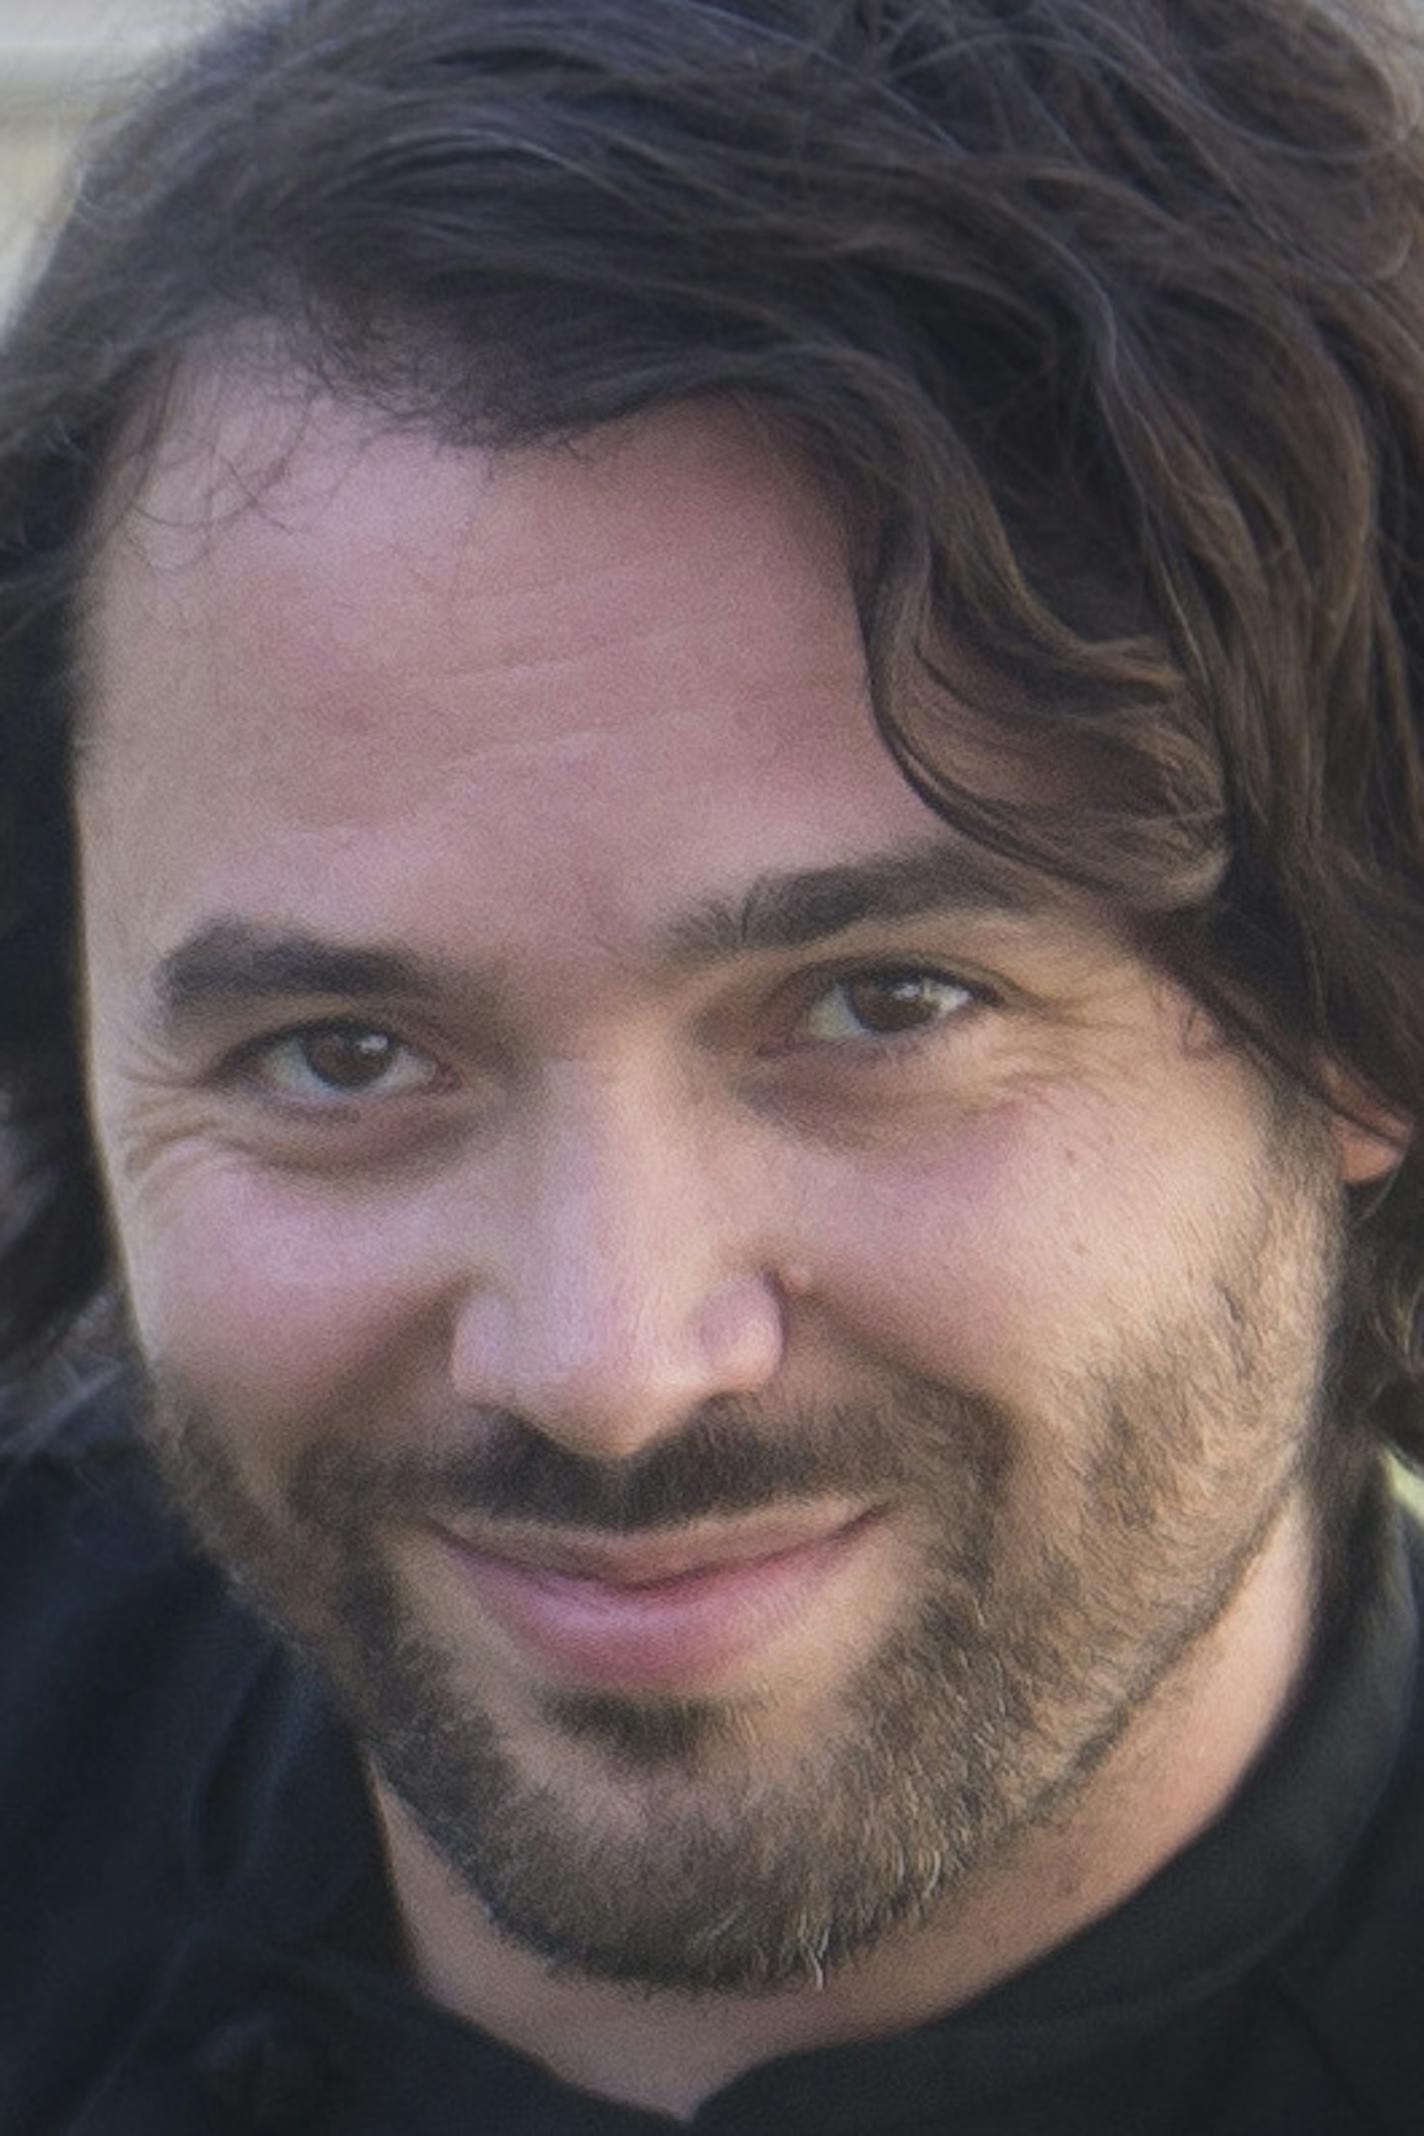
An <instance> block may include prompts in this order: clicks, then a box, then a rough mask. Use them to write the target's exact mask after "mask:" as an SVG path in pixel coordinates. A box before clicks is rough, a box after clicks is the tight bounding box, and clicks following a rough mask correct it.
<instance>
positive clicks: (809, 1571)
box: [436, 1505, 880, 1694]
mask: <svg viewBox="0 0 1424 2136" xmlns="http://www.w3.org/2000/svg"><path fill="white" fill-rule="evenodd" d="M879 1520H880V1509H879V1508H872V1509H870V1510H867V1509H865V1508H864V1507H847V1506H834V1507H827V1506H825V1505H820V1506H818V1507H814V1508H807V1509H805V1510H804V1511H801V1512H799V1513H795V1514H790V1515H788V1514H786V1513H781V1514H778V1516H777V1517H776V1518H775V1520H770V1519H769V1520H767V1521H764V1522H759V1523H752V1524H748V1523H741V1524H739V1525H738V1526H737V1527H735V1528H728V1529H725V1530H722V1531H711V1530H706V1529H700V1530H697V1531H694V1532H690V1533H689V1532H682V1533H669V1534H667V1535H662V1536H658V1535H646V1536H639V1537H636V1538H629V1537H618V1538H608V1537H588V1536H558V1537H555V1536H552V1535H550V1534H547V1533H544V1534H537V1533H534V1532H532V1531H531V1532H528V1533H520V1532H519V1531H517V1530H516V1531H513V1532H510V1533H506V1532H505V1531H504V1530H500V1531H498V1532H497V1533H492V1534H488V1535H485V1534H477V1535H467V1534H461V1535H454V1534H452V1533H450V1531H448V1530H446V1529H437V1530H436V1533H437V1536H438V1538H439V1541H440V1543H441V1545H442V1546H443V1548H444V1549H445V1550H446V1551H447V1553H448V1554H449V1555H450V1556H451V1558H452V1559H453V1560H454V1563H455V1565H456V1567H457V1569H458V1571H459V1572H460V1575H461V1577H462V1580H463V1581H464V1583H465V1584H466V1586H467V1587H468V1588H469V1590H470V1591H471V1592H472V1594H473V1596H474V1598H475V1600H476V1602H477V1603H478V1604H479V1606H480V1608H481V1611H482V1614H484V1615H485V1617H486V1618H487V1620H488V1621H490V1622H491V1623H492V1624H493V1625H494V1626H496V1627H497V1629H498V1631H499V1633H500V1634H501V1635H502V1639H503V1641H504V1643H505V1644H506V1646H507V1647H510V1648H512V1650H513V1651H514V1653H515V1655H516V1656H517V1657H518V1658H519V1660H520V1661H522V1662H524V1663H525V1664H532V1665H533V1667H534V1668H535V1669H536V1670H537V1672H538V1673H539V1674H540V1675H541V1676H547V1677H551V1678H552V1679H554V1680H556V1681H561V1682H564V1683H584V1684H599V1685H607V1686H622V1687H623V1688H625V1689H627V1690H629V1691H643V1692H657V1691H663V1692H668V1693H676V1692H681V1693H683V1694H686V1693H687V1692H689V1691H691V1690H693V1689H695V1688H696V1687H697V1686H699V1685H705V1686H708V1687H710V1686H712V1685H713V1684H715V1682H716V1681H717V1680H718V1679H719V1678H725V1677H726V1676H728V1675H729V1674H730V1673H731V1672H732V1671H733V1670H735V1669H736V1667H737V1666H738V1665H739V1664H745V1663H747V1662H748V1661H751V1660H754V1659H755V1658H756V1657H757V1655H758V1654H760V1653H761V1652H762V1651H764V1650H765V1649H766V1648H767V1647H768V1646H769V1645H770V1644H772V1643H773V1642H774V1641H775V1640H776V1638H777V1637H778V1636H779V1635H780V1634H781V1633H782V1632H784V1631H786V1630H787V1629H788V1628H789V1627H790V1626H791V1625H793V1624H794V1623H795V1622H796V1620H797V1619H799V1618H800V1616H801V1615H802V1614H803V1613H804V1611H805V1609H806V1607H807V1605H808V1604H809V1603H810V1602H811V1600H812V1599H813V1597H814V1596H816V1595H817V1594H818V1593H819V1591H820V1590H821V1589H822V1588H823V1587H824V1586H825V1585H826V1584H827V1583H828V1582H829V1581H831V1580H832V1579H834V1578H835V1577H836V1575H837V1574H838V1573H843V1572H844V1571H845V1570H847V1569H848V1568H849V1566H850V1564H851V1562H852V1560H853V1559H854V1558H855V1557H856V1556H858V1554H859V1551H860V1548H861V1546H862V1544H863V1542H864V1540H865V1538H866V1537H867V1536H868V1534H869V1532H870V1531H871V1529H872V1528H874V1527H875V1526H878V1524H879Z"/></svg>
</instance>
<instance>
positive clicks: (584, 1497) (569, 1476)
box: [287, 1375, 1010, 1536]
mask: <svg viewBox="0 0 1424 2136" xmlns="http://www.w3.org/2000/svg"><path fill="white" fill-rule="evenodd" d="M448 1437H449V1440H450V1441H451V1442H452V1443H453V1448H454V1450H453V1451H451V1452H448V1453H441V1454H439V1455H431V1454H430V1453H428V1452H423V1451H420V1450H418V1449H416V1448H414V1447H406V1448H397V1447H392V1446H390V1445H382V1444H379V1443H377V1442H374V1441H373V1440H371V1439H370V1438H363V1439H355V1438H351V1437H345V1438H336V1437H331V1438H326V1439H323V1440H322V1441H321V1442H320V1443H318V1444H316V1445H313V1446H311V1447H309V1448H308V1449H307V1450H306V1452H305V1453H304V1454H303V1455H302V1456H301V1457H300V1458H299V1459H298V1461H297V1462H296V1463H295V1464H294V1467H293V1470H292V1475H291V1481H290V1485H289V1489H288V1493H287V1503H288V1508H289V1510H290V1512H291V1514H292V1515H293V1517H294V1518H295V1519H296V1520H297V1521H298V1522H300V1523H301V1524H302V1525H303V1526H305V1527H308V1528H310V1529H313V1530H316V1531H319V1532H326V1533H333V1532H335V1533H346V1534H349V1533H351V1532H353V1531H356V1530H361V1529H365V1528H368V1527H369V1526H370V1524H371V1522H372V1520H373V1519H384V1518H388V1517H391V1516H395V1517H411V1516H415V1517H418V1518H426V1519H428V1518H437V1519H438V1518H439V1517H440V1516H442V1515H444V1516H447V1517H448V1516H466V1517H469V1516H476V1517H478V1518H480V1519H481V1520H483V1521H486V1522H489V1523H496V1522H500V1521H505V1522H516V1521H517V1522H521V1523H534V1524H537V1525H539V1526H540V1527H547V1528H577V1529H579V1530H580V1531H582V1532H584V1533H587V1532H588V1531H591V1530H592V1531H601V1532H603V1533H605V1534H607V1535H610V1536H614V1535H616V1536H626V1535H630V1534H634V1533H639V1532H646V1531H650V1530H656V1529H668V1528H677V1527H685V1526H688V1525H691V1524H692V1523H693V1522H695V1521H698V1520H703V1519H706V1518H708V1517H710V1516H713V1515H726V1514H738V1513H751V1512H756V1511H760V1510H762V1509H764V1508H766V1507H768V1506H772V1505H775V1504H777V1503H778V1502H781V1501H786V1500H793V1499H805V1498H813V1497H821V1496H826V1497H837V1496H845V1497H851V1498H881V1497H894V1496H899V1495H901V1494H903V1493H914V1492H922V1491H923V1490H924V1488H925V1487H926V1484H927V1482H930V1481H931V1480H932V1481H933V1484H934V1487H935V1489H936V1490H937V1492H943V1491H944V1489H945V1484H946V1478H947V1476H948V1477H950V1478H952V1477H953V1476H954V1474H955V1472H956V1470H957V1469H959V1468H960V1467H961V1465H962V1472H963V1476H964V1481H965V1487H966V1489H967V1490H971V1491H973V1492H974V1493H975V1494H976V1495H977V1494H978V1493H982V1491H983V1489H984V1486H985V1484H986V1483H987V1482H989V1481H990V1480H991V1479H992V1478H993V1477H994V1476H995V1475H996V1474H997V1473H998V1472H999V1470H1000V1469H1001V1467H1002V1465H1003V1463H1004V1462H1006V1461H1007V1459H1008V1448H1009V1444H1010V1434H1009V1431H1008V1429H1007V1420H1006V1419H1004V1418H1003V1417H1002V1416H1001V1415H1000V1413H999V1411H998V1410H997V1408H996V1406H995V1405H994V1404H993V1403H991V1402H989V1401H987V1400H985V1399H983V1398H981V1397H978V1396H972V1395H966V1394H963V1393H960V1392H958V1391H956V1390H952V1389H948V1388H945V1387H943V1386H940V1385H938V1384H934V1383H930V1382H922V1381H919V1380H917V1379H914V1378H913V1377H912V1376H910V1375H905V1377H904V1378H903V1379H901V1380H899V1381H898V1382H897V1384H896V1386H895V1388H894V1390H893V1393H892V1392H890V1391H889V1390H887V1389H885V1388H884V1387H882V1388H881V1389H880V1390H879V1391H878V1393H877V1396H876V1398H875V1399H874V1400H872V1401H869V1402H866V1403H839V1404H827V1405H822V1406H817V1407H814V1408H804V1407H803V1408H801V1409H798V1410H796V1411H793V1412H788V1411H786V1410H782V1411H780V1412H779V1413H778V1414H777V1415H776V1416H775V1417H770V1416H768V1415H767V1413H766V1412H764V1411H762V1410H759V1409H758V1408H756V1407H755V1406H754V1405H751V1404H747V1403H745V1402H743V1401H741V1400H739V1399H737V1398H735V1397H731V1396H728V1397H718V1398H716V1399H714V1400H712V1401H710V1402H708V1403H707V1404H705V1405H704V1406H703V1407H702V1408H700V1409H699V1410H698V1411H697V1412H696V1413H695V1414H694V1415H693V1416H692V1417H691V1418H689V1420H688V1422H687V1423H686V1424H685V1425H683V1426H682V1427H681V1429H680V1430H678V1431H677V1432H676V1433H674V1434H672V1435H670V1436H668V1437H665V1438H662V1439H659V1440H658V1441H657V1442H656V1443H654V1444H653V1445H651V1446H649V1447H646V1448H643V1449H641V1450H640V1451H639V1452H638V1453H637V1454H634V1455H631V1456H628V1457H627V1458H624V1459H621V1460H616V1461H608V1460H599V1459H597V1458H596V1457H593V1456H590V1455H588V1454H586V1453H582V1452H578V1451H575V1450H573V1449H571V1448H569V1447H567V1446H564V1445H562V1444H561V1443H560V1442H559V1441H558V1440H557V1439H555V1438H552V1437H551V1436H550V1435H549V1434H548V1433H547V1432H544V1431H541V1430H540V1429H539V1428H538V1427H537V1426H536V1425H533V1424H531V1423H529V1422H528V1421H527V1420H526V1419H524V1418H522V1417H519V1416H517V1415H514V1414H512V1413H510V1412H508V1411H504V1410H480V1411H476V1412H473V1413H466V1414H465V1415H464V1416H463V1417H462V1419H461V1420H460V1422H459V1424H458V1426H457V1427H456V1428H455V1429H454V1430H452V1431H451V1432H450V1433H449V1434H448Z"/></svg>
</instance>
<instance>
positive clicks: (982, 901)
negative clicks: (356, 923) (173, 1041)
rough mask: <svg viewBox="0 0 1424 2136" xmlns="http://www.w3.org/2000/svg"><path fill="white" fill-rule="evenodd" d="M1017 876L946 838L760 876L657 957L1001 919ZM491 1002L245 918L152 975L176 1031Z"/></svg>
mask: <svg viewBox="0 0 1424 2136" xmlns="http://www.w3.org/2000/svg"><path fill="white" fill-rule="evenodd" d="M1043 902H1044V896H1043V892H1042V889H1040V890H1039V892H1038V894H1037V896H1034V895H1033V894H1031V892H1030V891H1029V889H1028V887H1027V885H1026V881H1025V878H1024V876H1023V874H1022V873H1021V872H1020V871H1015V870H1013V869H1012V868H1011V867H1010V866H1009V864H1008V863H1006V862H1003V861H1000V860H997V859H996V858H995V856H993V855H992V854H988V853H980V852H977V851H974V850H973V849H970V848H968V847H966V846H964V845H961V844H957V843H951V842H950V841H948V840H937V841H935V842H933V843H932V844H928V845H921V846H916V847H911V848H908V849H904V850H899V851H893V852H888V853H879V854H874V855H872V856H870V857H869V858H868V859H865V860H856V861H846V862H842V863H838V864H837V865H835V866H832V867H825V868H806V869H801V870H797V871H793V872H791V873H787V874H780V875H766V876H762V877H761V878H759V879H758V880H757V881H756V882H754V883H753V884H752V885H751V887H750V888H749V889H748V890H747V891H746V892H745V894H744V895H743V896H742V897H740V898H733V899H723V898H711V899H708V900H706V901H705V902H703V903H701V904H698V905H695V906H693V907H692V908H691V909H690V910H689V911H688V912H686V913H683V914H681V915H679V917H678V918H676V919H675V920H673V921H672V922H671V923H670V924H669V926H668V927H666V928H665V929H664V930H663V931H662V933H661V935H660V938H659V947H660V950H661V955H662V960H663V961H664V962H665V963H666V964H667V965H669V966H670V967H671V968H672V969H673V970H675V971H678V972H687V971H700V970H704V969H706V968H708V967H711V966H715V965H717V964H721V963H728V962H731V961H733V960H734V959H736V958H739V957H745V956H754V955H758V954H762V955H765V954H768V953H773V952H776V951H785V950H791V949H806V948H810V947H813V946H814V945H816V944H818V943H821V942H826V941H831V940H834V939H835V938H836V937H837V936H839V935H842V934H846V933H848V932H849V931H850V930H851V929H852V928H855V927H860V926H863V925H865V924H867V923H875V922H879V923H880V924H882V925H886V924H891V923H894V922H897V921H905V920H912V919H918V918H923V917H928V916H930V915H932V914H939V913H965V914H975V915H983V914H990V915H994V914H997V915H1001V916H1008V915H1013V914H1022V913H1024V912H1027V911H1030V910H1032V909H1034V908H1035V906H1041V905H1042V903H1043ZM457 991H458V992H459V993H461V994H463V995H465V996H469V995H471V994H472V993H473V994H475V995H479V994H484V995H486V996H488V997H490V998H493V997H495V996H496V995H498V994H499V993H500V992H501V991H502V980H501V975H500V972H499V971H498V970H496V969H495V968H493V967H491V968H488V969H486V970H485V971H483V972H475V973H473V974H472V973H469V972H467V971H465V970H463V969H461V970H460V972H459V973H458V976H456V975H455V973H454V971H453V968H452V967H451V966H450V965H449V964H448V963H446V962H445V961H444V960H436V959H431V958H428V957H424V956H421V955H419V954H416V953H414V952H411V951H407V950H404V949H396V948H391V947H387V946H385V945H382V944H369V945H368V944H360V943H354V944H353V943H344V942H340V941H332V940H329V939H328V938H327V937H325V936H323V935H319V934H315V933H312V932H310V931H309V930H307V929H304V928H300V927H295V928H286V927H272V926H269V925H267V924H265V923H260V922H257V921H253V920H248V919H244V918H240V917H231V916H223V917H218V918H215V919H212V920H208V921H206V922H204V924H203V925H201V926H200V927H198V928H197V929H196V930H195V931H194V933H193V934H191V935H190V936H188V937H187V939H186V940H185V941H183V942H181V943H180V944H179V945H178V946H177V948H175V949H173V950H171V951H169V953H168V954H167V955H166V956H164V957H163V958H162V959H161V960H160V962H159V964H158V966H157V969H156V971H155V974H154V992H155V995H156V998H157V1002H158V1007H159V1011H160V1014H161V1016H162V1018H163V1021H164V1022H165V1024H166V1025H168V1026H169V1027H170V1028H172V1029H175V1030H176V1029H178V1028H180V1027H182V1026H183V1025H186V1024H188V1023H190V1022H195V1021H199V1020H201V1019H202V1018H204V1017H205V1016H207V1015H210V1014H212V1013H213V1012H215V1011H216V1012H221V1011H223V1010H232V1009H241V1008H252V1007H259V1006H262V1005H265V1004H271V1003H275V1002H281V1001H296V1000H302V999H306V1000H309V999H311V998H312V997H313V996H320V995H325V996H328V997H330V996H335V997H338V998H341V999H344V1000H348V1001H371V1000H377V999H380V1000H389V1001H415V1002H434V1001H438V1000H440V999H448V998H449V996H450V995H451V994H452V993H454V992H457Z"/></svg>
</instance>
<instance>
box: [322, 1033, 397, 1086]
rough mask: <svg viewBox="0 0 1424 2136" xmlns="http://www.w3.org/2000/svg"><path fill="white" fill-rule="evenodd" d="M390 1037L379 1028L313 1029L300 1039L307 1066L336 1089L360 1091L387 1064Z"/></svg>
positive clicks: (388, 1060)
mask: <svg viewBox="0 0 1424 2136" xmlns="http://www.w3.org/2000/svg"><path fill="white" fill-rule="evenodd" d="M393 1048H394V1040H392V1039H390V1038H387V1037H386V1036H385V1034H384V1032H381V1031H314V1032H313V1033H312V1034H311V1036H310V1037H309V1038H307V1039H305V1040H304V1041H303V1047H302V1050H303V1052H304V1053H305V1055H306V1061H307V1066H308V1067H309V1068H310V1070H311V1072H312V1074H313V1075H315V1076H319V1077H320V1079H321V1081H322V1082H323V1083H330V1084H332V1085H333V1086H334V1087H335V1088H336V1089H338V1090H362V1089H364V1088H365V1086H366V1085H367V1084H368V1083H374V1082H375V1080H376V1078H377V1077H378V1076H379V1075H380V1074H381V1073H382V1072H383V1071H384V1069H385V1068H386V1067H387V1066H388V1065H389V1062H390V1058H391V1053H392V1051H393Z"/></svg>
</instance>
